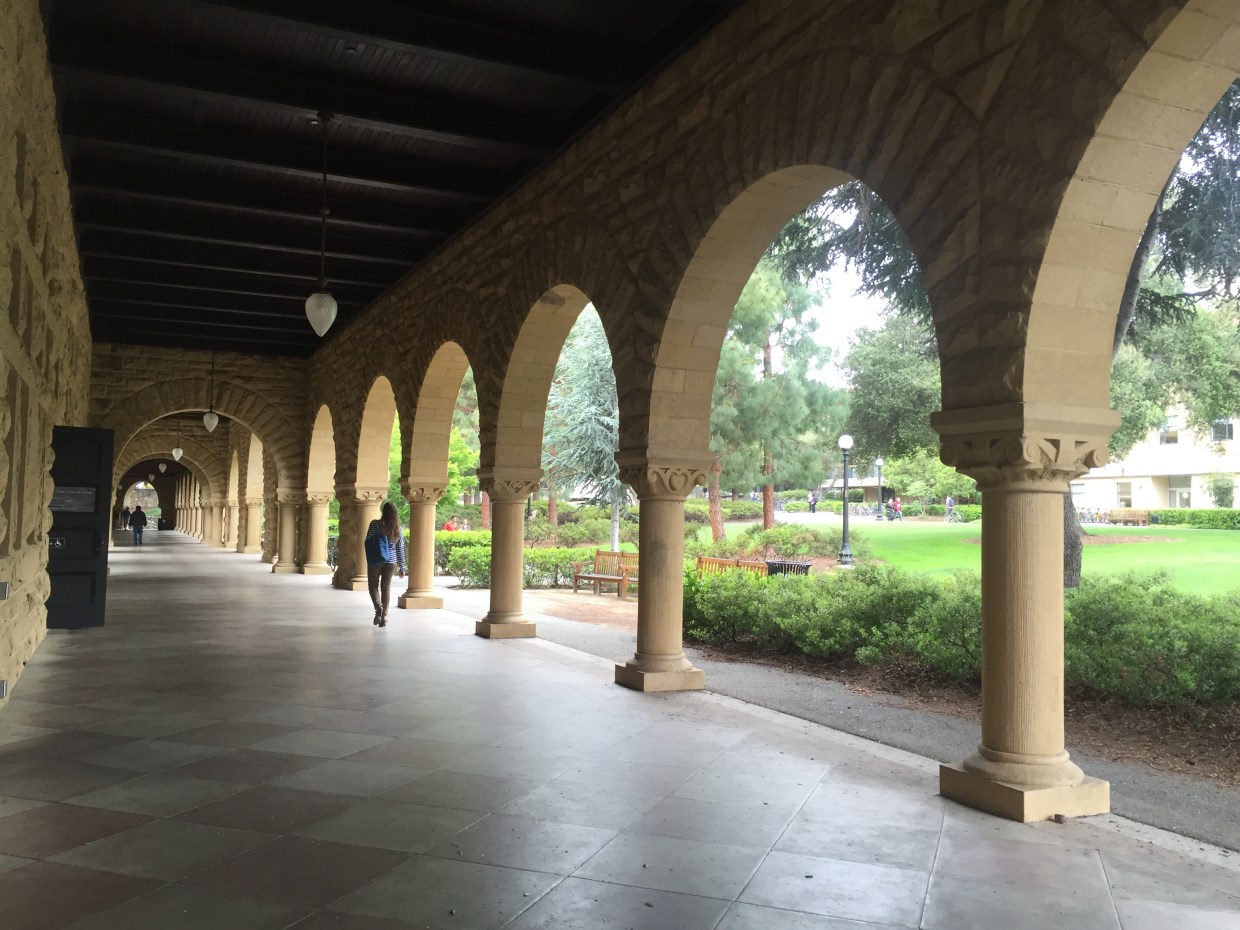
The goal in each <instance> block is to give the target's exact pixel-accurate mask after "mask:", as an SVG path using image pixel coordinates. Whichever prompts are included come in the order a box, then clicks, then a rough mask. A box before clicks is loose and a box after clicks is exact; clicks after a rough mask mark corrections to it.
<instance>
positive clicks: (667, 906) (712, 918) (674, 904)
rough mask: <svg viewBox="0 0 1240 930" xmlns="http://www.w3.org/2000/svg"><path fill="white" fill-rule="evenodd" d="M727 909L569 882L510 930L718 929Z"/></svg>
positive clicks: (714, 902) (712, 901)
mask: <svg viewBox="0 0 1240 930" xmlns="http://www.w3.org/2000/svg"><path fill="white" fill-rule="evenodd" d="M727 907H728V902H727V901H720V900H718V899H716V898H702V897H698V896H696V895H688V894H672V893H670V892H666V891H655V890H653V889H650V888H630V887H628V886H626V885H612V884H608V883H607V882H594V881H588V880H586V879H582V878H568V879H565V880H564V881H562V882H560V884H558V885H556V886H555V887H554V888H552V889H551V890H550V891H549V892H547V893H546V894H545V895H543V896H542V897H541V898H539V899H538V901H537V902H535V903H534V904H533V905H532V906H531V907H530V908H529V909H528V910H527V911H526V912H525V913H523V914H522V915H521V916H520V917H518V918H517V919H516V920H515V921H513V922H512V923H511V924H509V925H508V926H507V927H506V928H505V930H564V928H568V927H574V928H576V927H582V928H587V927H598V926H602V924H601V921H602V920H604V919H605V920H606V921H607V926H613V925H614V926H617V927H623V928H625V930H702V928H710V927H714V926H715V924H716V923H717V922H718V921H719V918H720V916H721V915H722V914H723V912H724V911H725V910H726V909H727ZM604 915H606V916H605V917H604ZM767 930H771V928H767Z"/></svg>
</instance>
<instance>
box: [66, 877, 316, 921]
mask: <svg viewBox="0 0 1240 930" xmlns="http://www.w3.org/2000/svg"><path fill="white" fill-rule="evenodd" d="M309 910H310V908H307V907H302V906H297V905H288V904H280V903H279V902H276V901H267V900H261V901H260V900H258V899H255V898H247V897H243V896H240V895H233V894H222V893H220V892H218V891H212V890H210V889H207V888H193V887H189V886H186V885H165V886H164V887H162V888H159V889H156V890H155V891H152V892H151V893H150V894H147V895H143V896H142V897H140V898H135V899H133V900H130V901H126V902H125V903H124V904H121V905H120V906H118V907H114V908H112V909H111V910H108V911H104V912H103V913H100V914H96V915H94V916H93V917H88V918H86V919H85V920H80V921H78V922H77V923H75V924H73V925H72V926H71V927H70V928H68V930H146V928H148V927H150V928H152V930H155V928H160V930H162V928H167V930H174V928H175V930H225V928H227V930H281V928H284V927H287V926H289V925H290V924H291V923H293V921H295V920H297V919H298V918H299V917H301V916H303V915H305V914H306V913H308V912H309Z"/></svg>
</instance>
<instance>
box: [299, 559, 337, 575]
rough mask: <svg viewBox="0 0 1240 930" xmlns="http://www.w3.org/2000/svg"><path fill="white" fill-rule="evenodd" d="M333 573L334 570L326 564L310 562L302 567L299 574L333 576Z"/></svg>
mask: <svg viewBox="0 0 1240 930" xmlns="http://www.w3.org/2000/svg"><path fill="white" fill-rule="evenodd" d="M335 571H336V570H335V569H334V568H332V567H331V566H330V565H328V564H327V563H326V562H311V563H309V564H308V565H303V566H302V567H301V573H302V574H303V575H332V574H335Z"/></svg>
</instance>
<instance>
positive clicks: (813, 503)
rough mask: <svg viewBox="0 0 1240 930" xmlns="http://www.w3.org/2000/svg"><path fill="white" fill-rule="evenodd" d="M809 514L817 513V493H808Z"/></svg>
mask: <svg viewBox="0 0 1240 930" xmlns="http://www.w3.org/2000/svg"><path fill="white" fill-rule="evenodd" d="M809 512H810V513H817V512H818V492H817V491H810V492H809Z"/></svg>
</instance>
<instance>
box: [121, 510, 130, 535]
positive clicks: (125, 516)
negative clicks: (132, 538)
mask: <svg viewBox="0 0 1240 930" xmlns="http://www.w3.org/2000/svg"><path fill="white" fill-rule="evenodd" d="M132 516H133V515H132V514H131V513H130V512H129V508H128V507H126V508H125V509H124V510H122V511H121V529H122V530H127V529H129V520H130V518H131V517H132Z"/></svg>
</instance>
